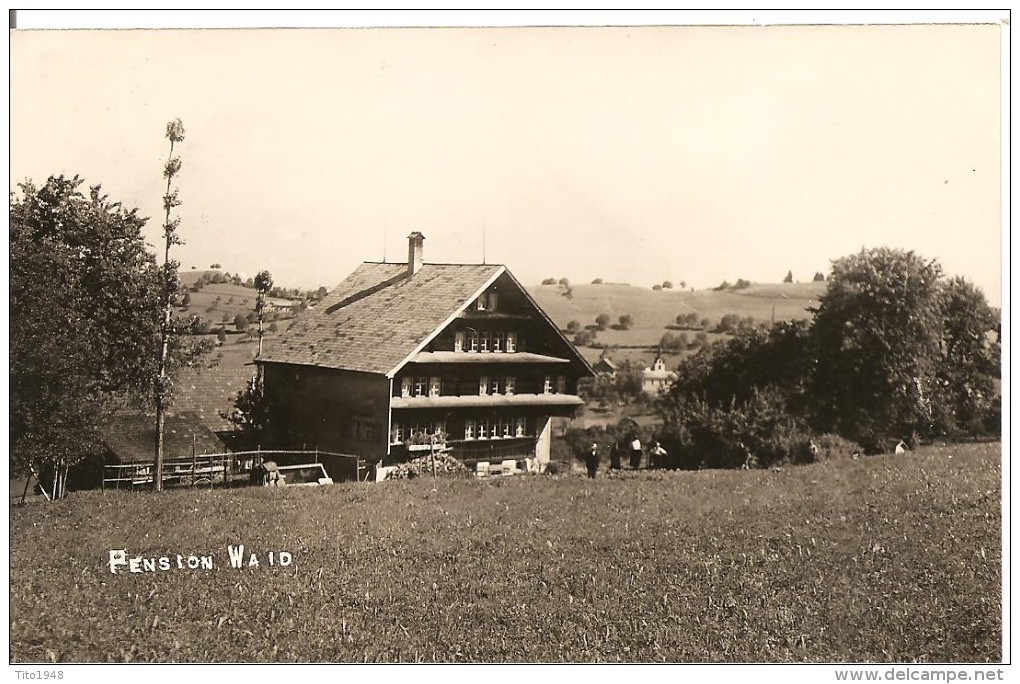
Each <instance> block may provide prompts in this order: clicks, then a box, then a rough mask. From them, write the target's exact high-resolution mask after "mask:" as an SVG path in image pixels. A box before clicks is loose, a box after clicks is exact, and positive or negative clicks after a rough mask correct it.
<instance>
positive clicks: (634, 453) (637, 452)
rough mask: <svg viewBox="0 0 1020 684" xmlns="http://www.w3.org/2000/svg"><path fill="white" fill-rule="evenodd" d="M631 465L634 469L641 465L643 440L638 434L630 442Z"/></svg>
mask: <svg viewBox="0 0 1020 684" xmlns="http://www.w3.org/2000/svg"><path fill="white" fill-rule="evenodd" d="M630 467H631V468H633V469H634V470H637V469H638V468H640V467H641V440H640V439H638V436H637V435H634V439H632V440H631V442H630Z"/></svg>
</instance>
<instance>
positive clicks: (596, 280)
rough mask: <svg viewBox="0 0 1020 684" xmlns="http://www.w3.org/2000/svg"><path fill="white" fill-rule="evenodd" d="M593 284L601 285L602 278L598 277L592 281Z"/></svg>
mask: <svg viewBox="0 0 1020 684" xmlns="http://www.w3.org/2000/svg"><path fill="white" fill-rule="evenodd" d="M591 284H592V285H601V284H602V278H596V279H595V280H593V281H591Z"/></svg>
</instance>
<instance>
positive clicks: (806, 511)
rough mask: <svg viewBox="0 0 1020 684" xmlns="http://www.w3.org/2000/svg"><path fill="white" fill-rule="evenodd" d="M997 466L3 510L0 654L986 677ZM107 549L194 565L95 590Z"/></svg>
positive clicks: (954, 458) (440, 486) (958, 461)
mask: <svg viewBox="0 0 1020 684" xmlns="http://www.w3.org/2000/svg"><path fill="white" fill-rule="evenodd" d="M1000 458H1001V456H1000V447H999V445H998V444H977V445H975V444H972V445H965V446H945V447H932V448H926V449H924V450H921V451H919V452H917V453H913V454H909V455H907V456H903V457H891V456H886V457H874V458H868V459H862V460H858V461H844V462H830V463H825V464H819V465H814V466H804V467H796V468H795V467H790V468H785V469H783V470H782V471H780V472H770V471H762V472H758V471H743V472H740V471H728V472H724V471H703V472H677V473H660V472H636V473H632V472H625V473H623V474H622V475H621V476H614V477H600V478H599V479H597V480H595V481H589V480H587V479H584V478H580V477H576V476H564V477H548V476H528V477H525V476H522V477H516V478H506V479H503V480H497V481H491V482H481V481H473V480H439V481H433V480H430V479H419V480H411V481H404V482H391V483H381V484H377V485H376V484H372V485H365V484H361V485H336V486H332V487H323V488H310V489H301V488H298V489H279V490H277V489H244V490H234V491H216V490H213V491H197V490H196V491H175V492H169V493H165V494H163V495H160V496H154V495H151V494H128V493H123V494H117V493H114V494H107V495H105V496H103V495H102V494H73V495H71V497H70V498H69V499H67V500H66V501H63V502H60V503H57V504H35V503H33V504H28V505H25V506H13V507H12V508H11V556H10V564H11V566H10V567H11V575H10V577H11V590H10V591H11V593H10V601H11V604H10V609H11V613H10V615H11V618H10V619H11V632H10V644H11V646H10V648H11V651H10V658H11V660H12V661H15V662H24V661H44V662H45V661H58V662H65V661H125V660H135V661H160V662H167V661H203V662H204V661H241V662H249V661H251V662H261V661H343V662H351V661H356V662H362V661H366V660H367V661H419V660H421V661H486V662H489V661H497V662H520V661H554V662H558V661H572V662H592V661H628V662H650V661H672V662H691V661H740V662H743V661H751V662H775V661H839V662H863V661H885V662H888V661H907V662H910V661H924V662H939V661H954V662H956V661H960V662H977V661H981V662H984V661H995V660H998V659H999V658H1000V657H1001V645H1000V635H1001V611H1000V602H1001V593H1000V592H1001V588H1000V583H1001V570H1000V569H1001V552H1000ZM236 543H243V544H244V545H245V547H246V551H254V552H256V553H258V554H259V557H260V559H261V561H262V565H261V566H260V567H258V568H244V569H233V568H231V567H229V564H228V558H227V552H226V547H227V545H228V544H236ZM121 548H126V549H128V550H129V552H130V553H131V554H132V555H134V554H138V555H141V556H146V557H149V556H161V555H164V554H166V555H170V556H172V557H175V555H176V554H182V555H184V556H185V557H186V556H187V555H188V554H210V555H212V556H213V557H214V562H215V565H214V568H213V569H212V570H205V571H203V570H187V569H184V570H178V569H176V568H175V569H172V570H169V571H166V572H147V573H142V574H132V573H121V574H117V575H113V574H111V573H110V571H109V569H108V567H107V565H106V563H107V559H108V551H109V550H110V549H121ZM269 551H275V552H279V551H287V552H289V553H292V554H293V563H292V564H291V565H290V566H288V567H279V566H273V567H268V566H267V565H266V561H267V553H268V552H269Z"/></svg>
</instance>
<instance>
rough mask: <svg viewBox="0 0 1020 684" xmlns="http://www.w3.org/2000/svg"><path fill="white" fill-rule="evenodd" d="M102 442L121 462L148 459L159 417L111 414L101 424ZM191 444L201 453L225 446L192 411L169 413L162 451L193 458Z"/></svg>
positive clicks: (153, 444) (216, 452)
mask: <svg viewBox="0 0 1020 684" xmlns="http://www.w3.org/2000/svg"><path fill="white" fill-rule="evenodd" d="M100 434H101V435H102V439H103V443H104V444H105V445H106V447H107V448H108V449H109V450H110V451H112V452H113V453H114V455H115V456H116V457H117V459H118V460H119V461H120V462H121V463H145V462H148V461H152V459H153V458H154V456H153V450H154V449H155V446H156V419H155V417H153V416H147V415H143V414H120V415H114V416H111V417H110V419H109V420H108V421H107V422H106V423H104V424H103V425H102V426H101V427H100ZM192 447H194V449H195V451H196V453H199V454H218V453H223V452H224V451H225V450H226V449H225V448H224V446H223V442H222V441H220V438H219V437H217V436H216V434H215V433H214V432H213V431H212V430H210V429H209V427H208V426H207V425H206V424H205V423H203V422H202V419H201V418H199V417H198V416H197V415H196V414H194V413H191V412H189V411H185V412H181V413H177V414H175V415H170V416H167V417H166V422H165V424H164V426H163V454H164V457H165V458H167V459H168V460H169V459H176V458H191V452H192Z"/></svg>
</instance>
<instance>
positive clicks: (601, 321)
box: [595, 313, 612, 330]
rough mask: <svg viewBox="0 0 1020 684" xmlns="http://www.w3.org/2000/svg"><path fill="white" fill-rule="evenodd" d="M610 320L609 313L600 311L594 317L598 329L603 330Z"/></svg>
mask: <svg viewBox="0 0 1020 684" xmlns="http://www.w3.org/2000/svg"><path fill="white" fill-rule="evenodd" d="M610 320H612V319H610V318H609V314H606V313H601V314H599V315H598V316H596V317H595V325H596V326H597V327H598V329H599V330H605V329H606V326H607V325H609V321H610Z"/></svg>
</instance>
